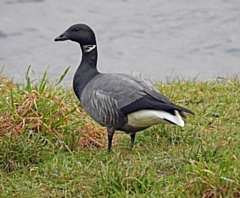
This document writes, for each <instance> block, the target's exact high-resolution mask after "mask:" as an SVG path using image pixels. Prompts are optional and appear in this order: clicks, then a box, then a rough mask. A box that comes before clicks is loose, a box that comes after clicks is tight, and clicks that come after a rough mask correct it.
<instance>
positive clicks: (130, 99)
mask: <svg viewBox="0 0 240 198" xmlns="http://www.w3.org/2000/svg"><path fill="white" fill-rule="evenodd" d="M64 40H72V41H75V42H78V43H79V44H80V47H81V49H82V60H81V63H80V66H79V67H78V69H77V71H76V73H75V75H74V80H73V88H74V92H75V94H76V96H77V97H78V99H79V100H80V102H81V104H82V106H83V108H84V109H85V110H86V111H87V113H88V114H89V115H90V116H91V117H92V118H93V119H94V120H95V121H97V122H98V123H100V124H101V125H103V126H105V127H106V128H107V131H108V150H109V151H110V150H111V146H112V138H113V135H114V132H115V130H121V131H125V132H126V133H129V134H130V136H131V144H130V146H131V147H133V143H134V139H135V134H136V132H138V131H141V130H143V129H145V128H148V127H150V126H152V125H154V124H158V123H172V124H176V125H180V126H183V125H184V121H183V120H182V119H181V116H182V117H183V118H185V117H186V116H185V114H184V112H187V113H191V114H193V112H191V111H190V110H188V109H186V108H183V107H180V106H178V105H175V104H173V103H172V102H171V101H170V100H169V99H168V98H166V97H165V96H164V95H162V94H161V93H160V92H158V91H157V90H156V89H155V88H154V87H153V86H152V85H150V84H149V83H147V82H145V81H143V80H141V79H139V78H136V77H133V76H131V75H127V74H103V73H99V72H98V70H97V67H96V66H97V45H96V40H95V35H94V32H93V31H92V30H91V28H90V27H88V26H87V25H84V24H76V25H73V26H71V27H70V28H69V29H67V30H66V31H65V32H64V33H63V34H61V35H60V36H59V37H57V38H56V39H55V41H64ZM179 114H180V115H181V116H180V115H179ZM145 118H146V122H143V123H141V120H143V121H144V120H145Z"/></svg>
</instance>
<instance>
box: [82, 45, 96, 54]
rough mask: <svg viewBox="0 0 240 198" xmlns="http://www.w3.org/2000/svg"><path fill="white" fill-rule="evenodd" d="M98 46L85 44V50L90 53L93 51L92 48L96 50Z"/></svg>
mask: <svg viewBox="0 0 240 198" xmlns="http://www.w3.org/2000/svg"><path fill="white" fill-rule="evenodd" d="M95 48H96V45H84V46H83V51H84V52H85V53H89V52H91V51H92V50H94V49H95Z"/></svg>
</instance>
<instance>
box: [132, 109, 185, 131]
mask: <svg viewBox="0 0 240 198" xmlns="http://www.w3.org/2000/svg"><path fill="white" fill-rule="evenodd" d="M175 112H176V115H175V116H174V115H172V114H170V113H168V112H166V111H158V110H140V111H136V112H134V113H131V114H128V124H129V125H131V126H133V127H149V126H152V125H155V124H160V123H165V124H166V123H169V122H167V121H166V120H169V121H171V122H173V123H175V124H176V125H179V126H184V121H183V119H182V118H181V116H180V115H179V113H178V112H177V111H175ZM164 119H166V120H164Z"/></svg>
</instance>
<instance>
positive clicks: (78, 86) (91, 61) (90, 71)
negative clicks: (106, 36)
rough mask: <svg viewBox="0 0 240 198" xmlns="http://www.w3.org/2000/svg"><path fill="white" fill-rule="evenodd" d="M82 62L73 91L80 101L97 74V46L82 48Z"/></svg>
mask: <svg viewBox="0 0 240 198" xmlns="http://www.w3.org/2000/svg"><path fill="white" fill-rule="evenodd" d="M81 50H82V60H81V63H80V65H79V67H78V69H77V71H76V73H75V75H74V79H73V89H74V92H75V94H76V95H77V97H78V99H79V100H80V99H81V94H82V91H83V89H84V88H85V86H86V85H87V84H88V82H89V81H90V80H91V79H93V78H94V77H95V76H96V75H97V74H99V72H98V70H97V46H95V47H94V46H92V45H91V46H81Z"/></svg>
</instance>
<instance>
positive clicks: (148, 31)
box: [0, 0, 240, 85]
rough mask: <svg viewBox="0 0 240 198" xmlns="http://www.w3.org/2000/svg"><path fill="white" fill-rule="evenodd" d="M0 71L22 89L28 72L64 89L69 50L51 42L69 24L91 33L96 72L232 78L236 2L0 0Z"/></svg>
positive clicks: (239, 30)
mask: <svg viewBox="0 0 240 198" xmlns="http://www.w3.org/2000/svg"><path fill="white" fill-rule="evenodd" d="M0 12H1V18H0V46H1V48H0V49H1V53H0V68H1V67H4V74H5V75H7V76H9V77H11V78H12V77H13V78H14V79H15V80H16V81H23V80H24V75H25V72H26V70H27V67H28V65H30V64H31V65H32V70H33V71H34V75H35V76H36V77H41V75H42V74H43V72H44V71H45V70H46V68H47V67H48V65H50V68H49V71H48V74H49V78H51V79H53V80H54V79H56V78H58V77H59V76H60V75H61V74H62V73H63V71H64V70H65V69H66V68H67V67H68V66H69V65H70V66H71V69H70V71H69V73H68V74H67V76H66V78H65V83H66V84H69V85H70V84H71V81H72V77H73V74H74V72H75V70H76V67H77V66H78V65H79V61H80V52H79V47H78V45H77V44H73V43H71V42H69V41H66V42H61V43H59V42H58V43H56V42H54V41H53V39H54V38H55V37H56V36H58V35H59V34H60V33H62V32H63V31H64V30H65V29H67V28H68V27H69V26H70V25H72V24H74V23H86V24H88V25H90V26H91V27H92V28H93V29H94V30H95V33H96V36H97V42H98V50H99V62H98V68H99V70H100V71H102V72H109V73H113V72H118V73H128V74H130V73H133V75H140V74H141V75H143V76H145V77H149V78H150V79H152V80H158V81H164V80H166V78H168V77H174V76H175V75H178V76H180V77H183V78H193V77H196V76H197V79H199V80H205V79H214V78H215V77H217V76H224V77H231V76H232V75H234V74H239V72H240V1H236V0H211V1H209V0H202V1H189V0H182V1H178V0H172V1H168V0H161V1H159V0H149V1H139V0H132V1H128V0H122V1H117V0H113V1H108V0H102V1H94V0H88V1H83V0H82V1H80V0H71V1H53V0H49V1H44V0H1V2H0Z"/></svg>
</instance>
